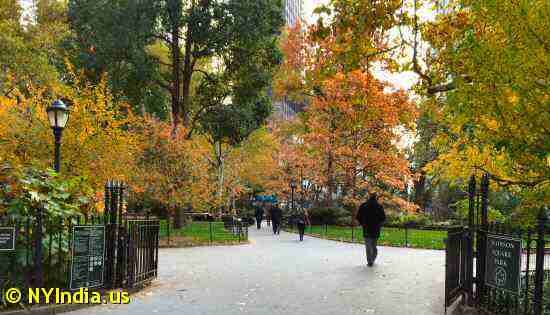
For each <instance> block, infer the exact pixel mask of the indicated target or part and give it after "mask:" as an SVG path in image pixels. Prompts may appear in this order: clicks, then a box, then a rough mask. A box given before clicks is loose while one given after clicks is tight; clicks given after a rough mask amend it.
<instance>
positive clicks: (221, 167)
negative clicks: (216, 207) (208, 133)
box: [216, 141, 225, 204]
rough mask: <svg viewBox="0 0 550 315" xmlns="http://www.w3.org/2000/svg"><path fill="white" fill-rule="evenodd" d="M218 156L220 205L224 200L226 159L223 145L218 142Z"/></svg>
mask: <svg viewBox="0 0 550 315" xmlns="http://www.w3.org/2000/svg"><path fill="white" fill-rule="evenodd" d="M216 155H217V159H218V198H219V199H218V200H219V202H220V204H221V203H222V200H223V183H224V180H225V179H224V166H225V165H224V162H225V161H224V158H223V152H222V143H221V141H218V142H217V145H216Z"/></svg>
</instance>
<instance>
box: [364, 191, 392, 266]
mask: <svg viewBox="0 0 550 315" xmlns="http://www.w3.org/2000/svg"><path fill="white" fill-rule="evenodd" d="M357 221H359V223H360V224H361V225H362V226H363V236H364V237H365V249H366V252H367V264H368V266H369V267H371V266H372V265H373V264H374V261H375V260H376V256H378V249H377V248H376V242H377V241H378V239H379V238H380V229H381V228H382V223H383V222H384V221H386V214H385V213H384V208H383V207H382V205H381V204H380V203H378V198H377V196H376V194H371V196H370V198H369V200H367V202H365V203H363V204H362V205H361V206H360V207H359V211H358V212H357Z"/></svg>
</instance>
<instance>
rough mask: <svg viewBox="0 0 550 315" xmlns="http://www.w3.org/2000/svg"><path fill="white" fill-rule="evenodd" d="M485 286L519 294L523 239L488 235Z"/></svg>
mask: <svg viewBox="0 0 550 315" xmlns="http://www.w3.org/2000/svg"><path fill="white" fill-rule="evenodd" d="M485 263H486V265H485V266H486V269H485V284H486V285H488V286H490V287H493V288H496V289H499V290H503V291H508V292H510V293H514V294H519V291H520V272H521V269H520V268H521V239H516V238H510V237H504V236H500V235H493V234H489V235H487V254H486V257H485Z"/></svg>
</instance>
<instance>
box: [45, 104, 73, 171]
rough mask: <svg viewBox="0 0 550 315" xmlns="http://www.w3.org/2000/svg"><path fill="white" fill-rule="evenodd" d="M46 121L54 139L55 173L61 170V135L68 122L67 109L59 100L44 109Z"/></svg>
mask: <svg viewBox="0 0 550 315" xmlns="http://www.w3.org/2000/svg"><path fill="white" fill-rule="evenodd" d="M46 112H47V113H48V120H49V121H50V126H51V127H52V129H53V135H54V137H55V162H54V168H55V171H56V172H57V173H59V171H60V170H61V134H62V133H63V129H64V128H65V125H67V121H68V120H69V109H68V108H67V105H65V103H63V102H62V101H60V100H56V101H55V102H53V104H52V106H50V107H48V108H47V109H46Z"/></svg>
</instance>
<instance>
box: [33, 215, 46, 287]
mask: <svg viewBox="0 0 550 315" xmlns="http://www.w3.org/2000/svg"><path fill="white" fill-rule="evenodd" d="M42 212H43V211H42V207H41V206H38V207H37V208H36V230H35V232H34V233H35V236H34V237H35V242H36V243H35V246H36V247H35V253H34V268H36V269H35V270H36V279H35V280H36V282H35V283H34V284H33V285H34V286H35V287H37V288H42V287H43V286H44V266H43V264H42V258H43V255H44V253H43V252H42V237H43V235H42V234H43V231H42V225H43V224H44V222H43V219H44V216H43V213H42Z"/></svg>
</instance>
